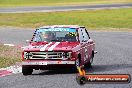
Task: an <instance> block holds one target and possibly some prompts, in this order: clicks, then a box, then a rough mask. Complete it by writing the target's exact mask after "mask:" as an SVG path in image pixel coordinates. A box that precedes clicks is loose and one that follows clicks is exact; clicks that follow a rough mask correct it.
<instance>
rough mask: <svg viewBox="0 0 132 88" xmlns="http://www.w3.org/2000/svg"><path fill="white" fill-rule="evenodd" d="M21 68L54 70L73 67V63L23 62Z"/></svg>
mask: <svg viewBox="0 0 132 88" xmlns="http://www.w3.org/2000/svg"><path fill="white" fill-rule="evenodd" d="M22 66H26V67H30V68H32V69H44V70H45V69H47V70H48V69H56V68H69V67H75V61H36V60H32V61H31V60H30V61H23V62H22Z"/></svg>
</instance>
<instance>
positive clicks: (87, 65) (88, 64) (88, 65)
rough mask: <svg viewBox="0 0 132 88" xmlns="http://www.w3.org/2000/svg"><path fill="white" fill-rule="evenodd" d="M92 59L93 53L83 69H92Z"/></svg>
mask: <svg viewBox="0 0 132 88" xmlns="http://www.w3.org/2000/svg"><path fill="white" fill-rule="evenodd" d="M93 58H94V53H92V55H91V58H90V61H89V62H88V63H87V64H86V65H85V67H89V68H90V67H92V63H93Z"/></svg>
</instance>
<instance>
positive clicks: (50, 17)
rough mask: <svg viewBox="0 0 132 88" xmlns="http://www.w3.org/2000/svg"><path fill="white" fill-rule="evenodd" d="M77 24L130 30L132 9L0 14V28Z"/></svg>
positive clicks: (91, 27)
mask: <svg viewBox="0 0 132 88" xmlns="http://www.w3.org/2000/svg"><path fill="white" fill-rule="evenodd" d="M53 24H77V25H84V26H86V27H88V28H90V29H93V30H94V29H98V30H99V29H100V30H109V29H110V30H122V29H123V30H126V29H127V30H128V29H130V30H131V29H132V9H131V8H127V9H114V10H94V11H92V10H91V11H69V12H48V13H13V14H0V26H18V27H28V28H30V27H32V28H37V27H40V26H43V25H53Z"/></svg>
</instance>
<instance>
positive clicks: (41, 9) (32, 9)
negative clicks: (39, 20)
mask: <svg viewBox="0 0 132 88" xmlns="http://www.w3.org/2000/svg"><path fill="white" fill-rule="evenodd" d="M131 7H132V3H129V4H107V5H105V4H101V5H80V6H79V5H78V6H76V5H74V6H36V7H35V6H32V7H12V8H11V7H10V8H9V7H8V8H0V13H23V12H24V13H25V12H55V11H71V10H96V9H113V8H131Z"/></svg>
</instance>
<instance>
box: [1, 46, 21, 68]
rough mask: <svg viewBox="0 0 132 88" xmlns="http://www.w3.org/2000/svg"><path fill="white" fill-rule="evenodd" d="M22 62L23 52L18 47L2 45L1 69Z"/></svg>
mask: <svg viewBox="0 0 132 88" xmlns="http://www.w3.org/2000/svg"><path fill="white" fill-rule="evenodd" d="M20 61H21V50H20V49H18V48H16V47H9V46H3V45H0V68H2V67H7V66H10V65H13V64H15V63H16V62H20Z"/></svg>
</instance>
